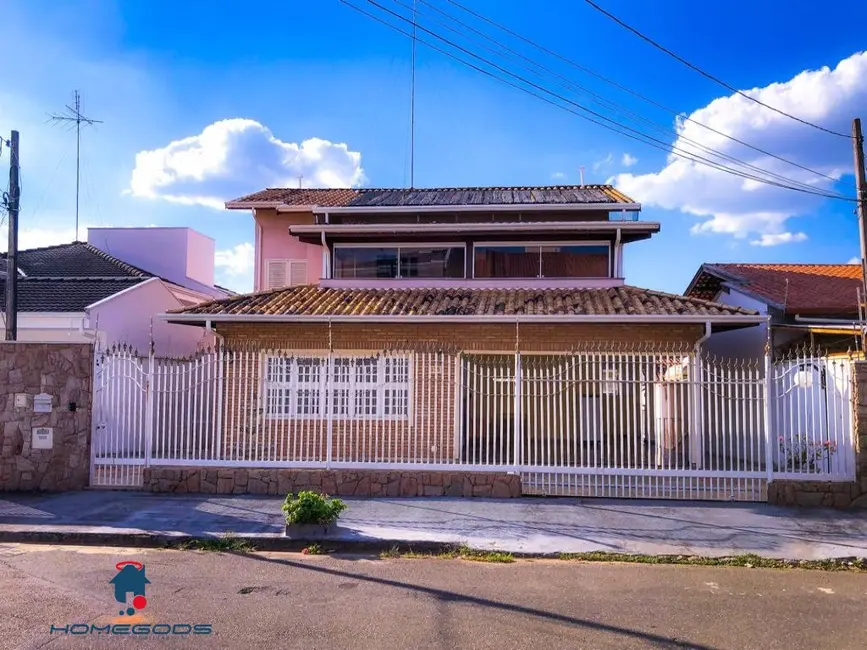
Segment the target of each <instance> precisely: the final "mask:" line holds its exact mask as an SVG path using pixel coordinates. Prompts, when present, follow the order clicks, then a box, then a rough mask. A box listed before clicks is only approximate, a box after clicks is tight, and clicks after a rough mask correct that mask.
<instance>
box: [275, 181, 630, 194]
mask: <svg viewBox="0 0 867 650" xmlns="http://www.w3.org/2000/svg"><path fill="white" fill-rule="evenodd" d="M598 188H610V189H614V185H611V184H609V183H585V184H584V185H580V184H572V185H451V186H438V187H266V188H265V189H266V190H280V191H282V192H296V193H297V192H446V191H453V190H580V189H598Z"/></svg>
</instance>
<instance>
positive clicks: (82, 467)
mask: <svg viewBox="0 0 867 650" xmlns="http://www.w3.org/2000/svg"><path fill="white" fill-rule="evenodd" d="M92 384H93V346H92V345H90V344H89V343H20V342H10V343H6V342H2V343H0V427H2V437H0V491H25V490H80V489H82V488H85V487H87V484H88V477H89V471H90V416H91V401H92V395H91V390H92ZM40 393H45V394H48V395H50V396H51V412H50V413H36V412H34V400H33V398H34V396H36V395H38V394H40ZM16 395H18V396H19V397H18V399H19V400H21V401H20V402H19V404H18V405H16ZM72 403H74V404H75V410H74V411H72V410H70V404H72ZM34 427H51V428H52V429H53V446H52V448H51V449H33V446H32V431H33V428H34Z"/></svg>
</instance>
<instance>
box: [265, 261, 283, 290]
mask: <svg viewBox="0 0 867 650" xmlns="http://www.w3.org/2000/svg"><path fill="white" fill-rule="evenodd" d="M288 266H289V264H288V260H265V289H279V288H281V287H285V286H286V285H287V284H288V277H287V276H288V275H289V269H288Z"/></svg>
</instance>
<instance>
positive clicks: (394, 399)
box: [263, 356, 410, 419]
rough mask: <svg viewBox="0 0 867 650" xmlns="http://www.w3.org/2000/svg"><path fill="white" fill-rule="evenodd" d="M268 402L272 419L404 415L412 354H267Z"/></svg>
mask: <svg viewBox="0 0 867 650" xmlns="http://www.w3.org/2000/svg"><path fill="white" fill-rule="evenodd" d="M263 372H264V377H263V379H264V386H263V389H264V399H263V401H264V407H265V414H266V416H267V417H270V418H313V419H319V418H324V417H327V415H328V414H332V415H336V416H340V417H342V418H348V419H363V418H405V417H408V415H409V388H410V359H409V357H404V356H390V357H389V356H384V357H383V356H375V357H336V358H334V360H333V362H332V364H331V365H330V366H329V363H328V359H326V358H318V357H300V358H291V357H267V358H266V359H265V364H264V370H263Z"/></svg>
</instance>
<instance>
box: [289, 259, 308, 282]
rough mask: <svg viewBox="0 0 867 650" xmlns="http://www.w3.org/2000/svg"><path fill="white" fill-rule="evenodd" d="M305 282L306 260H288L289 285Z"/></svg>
mask: <svg viewBox="0 0 867 650" xmlns="http://www.w3.org/2000/svg"><path fill="white" fill-rule="evenodd" d="M303 284H307V260H289V286H290V287H299V286H301V285H303Z"/></svg>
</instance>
